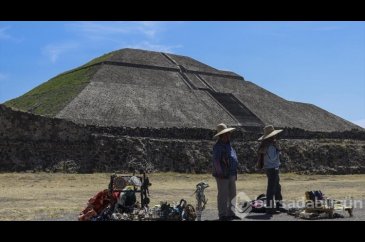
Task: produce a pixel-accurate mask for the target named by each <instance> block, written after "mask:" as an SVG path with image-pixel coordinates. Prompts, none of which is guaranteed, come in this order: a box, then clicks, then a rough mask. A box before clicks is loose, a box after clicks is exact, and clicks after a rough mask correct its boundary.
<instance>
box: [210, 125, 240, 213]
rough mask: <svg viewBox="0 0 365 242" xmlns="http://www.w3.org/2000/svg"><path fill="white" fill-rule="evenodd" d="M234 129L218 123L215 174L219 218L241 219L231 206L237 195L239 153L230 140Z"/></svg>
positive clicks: (214, 149)
mask: <svg viewBox="0 0 365 242" xmlns="http://www.w3.org/2000/svg"><path fill="white" fill-rule="evenodd" d="M233 130H235V128H227V126H226V125H225V124H223V123H221V124H218V125H217V133H216V134H215V135H214V138H218V140H217V142H216V143H215V145H214V146H213V176H214V177H215V179H216V181H217V188H218V196H217V202H218V215H219V220H233V219H240V217H238V216H236V214H235V213H234V211H232V206H231V201H232V200H233V199H234V198H235V197H236V180H237V166H238V160H237V154H236V151H235V150H234V149H233V147H232V146H231V142H230V138H231V132H232V131H233ZM233 203H234V202H233Z"/></svg>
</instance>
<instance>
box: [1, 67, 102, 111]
mask: <svg viewBox="0 0 365 242" xmlns="http://www.w3.org/2000/svg"><path fill="white" fill-rule="evenodd" d="M97 69H98V67H96V66H91V67H86V68H82V69H78V70H75V71H71V72H68V73H64V74H60V75H58V76H56V77H54V78H52V79H50V80H49V81H47V82H45V83H43V84H41V85H39V86H38V87H36V88H34V89H33V90H31V91H29V92H27V93H26V94H24V95H22V96H20V97H18V98H15V99H12V100H10V101H7V102H5V103H4V104H5V105H6V106H8V107H11V108H14V109H18V110H21V111H26V112H31V113H34V114H39V115H44V116H50V117H54V116H56V114H57V113H58V112H59V111H61V110H62V109H63V108H64V107H65V106H66V105H67V104H68V103H69V102H70V101H71V100H73V99H74V98H75V97H76V96H77V95H78V94H79V93H80V92H81V91H82V90H83V89H84V88H85V86H86V85H87V84H89V82H90V79H91V77H92V76H93V75H94V74H95V72H96V70H97Z"/></svg>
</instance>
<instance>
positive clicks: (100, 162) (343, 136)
mask: <svg viewBox="0 0 365 242" xmlns="http://www.w3.org/2000/svg"><path fill="white" fill-rule="evenodd" d="M255 131H256V130H250V131H248V130H244V129H238V130H236V131H235V132H234V136H233V137H234V140H233V146H234V147H235V149H236V150H237V154H238V158H239V162H240V164H239V170H240V172H255V169H254V165H255V159H256V158H255V157H256V155H255V150H256V148H257V146H258V142H257V141H256V139H257V138H258V137H259V136H260V134H259V133H257V132H255ZM213 135H214V130H208V129H193V128H187V129H182V128H168V129H149V128H127V127H125V128H105V127H103V128H101V127H97V126H83V125H79V124H75V123H72V122H68V121H64V120H60V119H50V118H46V117H42V116H36V115H33V114H28V113H23V112H17V111H13V110H11V109H9V108H6V107H4V106H1V105H0V171H2V172H9V171H63V172H103V171H106V172H114V171H130V170H134V169H139V168H142V167H147V168H148V169H150V170H159V171H177V172H195V173H207V172H210V170H211V167H210V163H211V161H210V160H211V150H212V146H213V144H214V140H213V139H212V138H211V137H212V136H213ZM281 143H282V147H283V156H282V160H283V164H282V170H283V171H291V172H299V173H319V174H349V173H365V162H364V161H365V134H364V132H361V131H348V132H342V133H320V132H306V131H303V130H299V129H285V131H284V132H283V133H282V140H281Z"/></svg>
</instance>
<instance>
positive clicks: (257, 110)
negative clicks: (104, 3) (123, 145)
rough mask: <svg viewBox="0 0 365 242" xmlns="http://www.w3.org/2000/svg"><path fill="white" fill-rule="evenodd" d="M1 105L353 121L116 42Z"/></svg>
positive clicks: (117, 122)
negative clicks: (117, 45)
mask: <svg viewBox="0 0 365 242" xmlns="http://www.w3.org/2000/svg"><path fill="white" fill-rule="evenodd" d="M5 105H6V106H9V107H12V108H16V109H19V110H22V111H26V112H30V113H34V114H41V115H45V116H49V117H57V118H60V119H65V120H71V121H73V122H75V123H81V124H92V125H98V126H115V127H119V126H126V127H154V128H161V127H199V128H209V129H212V128H213V129H214V127H215V126H216V125H217V124H218V123H222V122H224V123H226V124H227V125H228V126H242V127H254V128H262V127H263V126H264V125H265V124H272V125H274V126H275V127H282V128H285V127H291V128H300V129H304V130H308V131H324V132H332V131H345V130H351V129H361V128H360V127H359V126H357V125H355V124H352V123H351V122H348V121H346V120H344V119H342V118H340V117H338V116H336V115H334V114H332V113H329V112H327V111H326V110H323V109H321V108H319V107H317V106H315V105H312V104H307V103H299V102H292V101H288V100H285V99H283V98H281V97H279V96H277V95H275V94H273V93H271V92H269V91H267V90H265V89H263V88H261V87H259V86H257V85H256V84H254V83H252V82H250V81H247V80H245V79H244V78H243V77H242V76H240V75H237V74H236V73H233V72H229V71H222V70H217V69H215V68H213V67H211V66H209V65H206V64H204V63H201V62H199V61H197V60H194V59H192V58H190V57H186V56H181V55H175V54H169V53H162V52H154V51H146V50H139V49H121V50H118V51H114V52H111V53H108V54H105V55H103V56H101V57H98V58H96V59H94V60H92V61H90V62H89V63H87V64H85V65H83V66H81V67H79V68H76V69H73V70H71V71H67V72H64V73H62V74H60V75H58V76H56V77H54V78H52V79H51V80H49V81H47V82H45V83H43V84H42V85H40V86H38V87H36V88H34V89H33V90H31V91H29V92H28V93H26V94H24V95H23V96H20V97H18V98H16V99H12V100H10V101H8V102H6V103H5Z"/></svg>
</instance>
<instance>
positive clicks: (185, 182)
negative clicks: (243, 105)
mask: <svg viewBox="0 0 365 242" xmlns="http://www.w3.org/2000/svg"><path fill="white" fill-rule="evenodd" d="M110 175H111V174H109V173H97V174H62V173H2V174H0V220H59V219H60V218H63V217H64V215H65V214H70V216H71V217H69V218H68V219H67V220H76V217H77V214H78V213H79V212H80V211H81V210H82V209H83V208H84V207H85V205H86V203H87V201H88V199H89V198H90V197H92V196H93V195H95V194H96V193H97V192H98V191H100V190H102V189H105V188H107V186H108V183H109V178H110ZM149 178H150V182H151V183H152V186H151V187H150V193H151V196H150V199H151V204H150V205H151V206H154V205H155V204H159V203H160V201H168V202H169V203H173V202H178V201H179V200H180V199H181V198H184V199H185V200H187V202H188V203H191V204H193V205H195V196H194V195H193V193H194V191H195V185H196V184H197V183H199V182H200V181H205V182H208V184H209V185H210V187H209V188H207V189H206V192H205V194H206V197H207V198H208V204H207V208H206V209H207V210H215V208H216V193H217V186H216V182H215V180H214V178H213V177H212V176H211V175H210V174H204V175H195V174H179V173H154V174H149ZM281 185H282V193H283V196H284V199H285V200H303V198H304V192H305V191H307V190H321V191H322V192H323V193H325V195H326V196H328V197H330V198H335V199H349V198H350V197H351V198H353V199H358V200H365V190H364V187H365V175H310V176H309V175H297V174H291V173H288V174H281ZM265 189H266V176H265V175H264V174H241V175H239V176H238V180H237V192H245V193H246V194H247V195H248V196H249V197H250V198H252V199H253V198H255V197H256V196H257V195H259V194H261V193H265ZM73 215H75V217H73Z"/></svg>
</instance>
